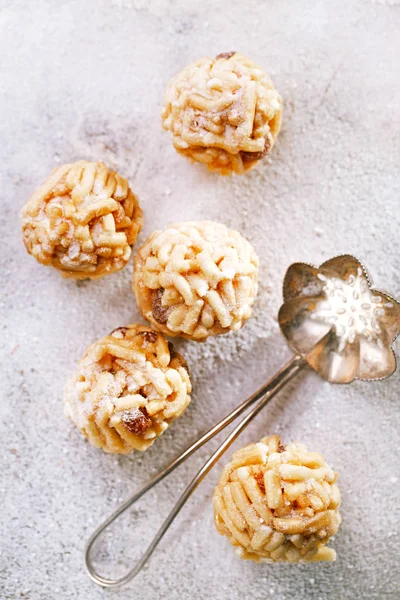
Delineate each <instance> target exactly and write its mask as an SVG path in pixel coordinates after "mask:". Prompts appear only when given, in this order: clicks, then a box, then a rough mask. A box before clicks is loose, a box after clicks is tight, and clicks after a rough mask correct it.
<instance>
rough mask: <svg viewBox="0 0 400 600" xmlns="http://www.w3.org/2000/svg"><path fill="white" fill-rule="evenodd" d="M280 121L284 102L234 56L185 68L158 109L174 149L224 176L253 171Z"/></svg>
mask: <svg viewBox="0 0 400 600" xmlns="http://www.w3.org/2000/svg"><path fill="white" fill-rule="evenodd" d="M281 122H282V99H281V97H280V95H279V93H278V92H277V90H276V89H275V87H274V84H273V83H272V81H271V79H270V78H269V77H268V76H267V75H266V74H265V73H264V72H263V71H262V70H261V69H260V68H259V67H258V66H257V65H256V64H255V63H254V62H253V61H252V60H250V59H249V58H246V57H245V56H243V55H242V54H239V53H237V52H225V53H222V54H219V55H218V56H217V57H216V58H207V57H206V58H202V59H200V60H198V61H197V62H195V63H193V64H190V65H188V66H187V67H186V68H184V69H183V71H181V72H180V73H178V75H176V76H175V77H174V78H173V79H172V80H171V81H170V83H169V84H168V87H167V90H166V93H165V98H164V105H163V109H162V123H163V127H164V129H166V130H167V131H170V132H171V134H172V141H173V144H174V147H175V149H176V150H177V151H178V152H179V153H180V154H182V155H183V156H186V157H187V158H189V159H191V160H193V161H197V162H200V163H204V164H205V165H206V166H207V167H208V168H209V169H210V170H212V171H219V172H220V173H221V174H222V175H230V174H231V173H232V172H234V173H238V174H242V173H244V172H245V171H247V170H248V169H251V168H252V167H254V166H255V165H256V164H257V163H258V161H260V160H261V159H262V158H263V157H264V156H265V155H266V154H267V153H268V152H269V151H270V150H271V148H272V146H273V145H274V143H275V140H276V138H277V136H278V133H279V131H280V128H281Z"/></svg>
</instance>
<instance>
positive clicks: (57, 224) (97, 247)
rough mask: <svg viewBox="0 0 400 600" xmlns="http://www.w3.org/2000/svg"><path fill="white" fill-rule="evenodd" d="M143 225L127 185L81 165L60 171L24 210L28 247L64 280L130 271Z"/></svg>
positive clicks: (95, 166) (98, 166) (100, 168)
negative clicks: (132, 249)
mask: <svg viewBox="0 0 400 600" xmlns="http://www.w3.org/2000/svg"><path fill="white" fill-rule="evenodd" d="M142 221H143V218H142V211H141V209H140V206H139V203H138V199H137V198H136V196H135V194H134V193H133V192H132V190H131V189H130V188H129V185H128V182H127V180H126V179H124V178H123V177H121V175H119V174H118V173H116V172H115V171H111V170H110V169H108V168H107V167H106V165H105V164H104V163H103V162H97V163H95V162H87V161H84V160H81V161H79V162H76V163H73V164H67V165H63V166H62V167H59V168H58V169H55V171H53V173H52V174H51V175H50V177H49V178H48V179H47V181H46V182H45V183H44V184H43V185H42V186H41V187H40V188H39V189H38V190H37V191H36V192H35V193H34V194H33V196H32V198H31V199H30V200H29V202H28V203H27V204H26V205H25V206H24V208H23V209H22V232H23V241H24V244H25V247H26V249H27V251H28V252H29V253H30V254H32V255H33V256H34V257H35V258H36V260H38V261H39V262H40V263H42V264H44V265H50V266H52V267H55V268H56V269H58V270H59V271H60V272H61V274H62V275H63V276H64V277H75V278H76V279H85V278H86V277H91V278H97V277H102V276H103V275H107V274H108V273H112V272H114V271H119V270H120V269H122V268H123V267H124V266H125V265H126V263H127V262H128V260H129V257H130V255H131V245H132V244H133V243H134V242H135V240H136V237H137V234H138V233H139V231H140V229H141V226H142Z"/></svg>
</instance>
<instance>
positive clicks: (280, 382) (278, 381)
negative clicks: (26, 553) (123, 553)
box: [85, 356, 307, 588]
mask: <svg viewBox="0 0 400 600" xmlns="http://www.w3.org/2000/svg"><path fill="white" fill-rule="evenodd" d="M306 364H307V363H306V361H305V359H304V358H302V357H300V356H294V357H293V358H292V359H291V360H290V361H289V362H288V363H287V364H286V365H285V366H284V367H282V369H281V370H280V371H278V372H277V373H276V374H275V375H274V376H273V377H272V378H271V379H269V380H268V381H267V382H266V383H265V384H264V385H263V386H262V387H261V388H260V389H259V390H257V391H256V392H255V393H254V394H253V395H252V396H250V397H249V398H247V400H245V401H244V402H243V403H242V404H241V405H240V406H238V407H237V408H236V409H235V410H233V411H232V412H231V413H230V414H229V415H227V416H226V417H225V418H224V419H222V421H220V422H219V423H217V424H216V425H215V426H214V427H212V428H211V429H210V430H209V431H207V432H206V433H205V434H204V435H203V436H202V437H201V438H199V439H198V440H197V441H196V442H195V443H194V444H192V445H191V446H189V448H187V449H186V450H185V451H184V452H183V453H182V454H181V455H180V456H178V457H177V458H176V459H175V460H173V461H172V462H171V463H170V464H169V465H168V466H167V467H165V469H163V470H162V471H160V473H158V475H156V476H155V477H153V479H151V480H150V481H149V482H148V483H147V484H146V485H145V486H144V487H143V488H142V489H141V490H139V491H138V492H137V493H136V494H134V495H133V496H131V497H130V498H128V500H126V501H125V502H124V503H123V504H121V505H120V506H119V507H118V509H117V510H116V511H115V512H114V513H113V514H112V515H111V516H110V517H108V519H106V520H105V521H104V522H103V523H102V524H101V525H100V526H99V527H98V528H97V529H96V530H95V531H94V533H93V534H92V535H91V537H90V538H89V540H88V543H87V545H86V549H85V564H86V568H87V571H88V574H89V577H90V578H91V579H92V581H94V582H95V583H97V584H98V585H101V586H103V587H109V588H111V587H117V586H119V585H122V584H124V583H127V582H128V581H130V580H131V579H133V578H134V577H136V575H137V574H138V573H139V572H140V571H141V569H142V568H143V567H144V565H145V564H146V562H147V561H148V560H149V558H150V556H151V555H152V554H153V552H154V550H155V548H156V546H157V545H158V544H159V542H160V541H161V539H162V538H163V536H164V534H165V533H166V531H167V529H168V528H169V527H170V525H171V524H172V522H173V521H174V519H175V518H176V516H177V515H178V513H179V511H180V510H181V508H182V507H183V505H184V504H185V502H186V501H187V500H188V498H189V497H190V496H191V495H192V493H193V492H194V490H195V489H196V488H197V486H198V485H199V484H200V482H201V481H202V480H203V479H204V477H205V476H206V475H207V473H208V472H209V471H210V470H211V468H212V467H213V466H214V465H215V463H216V462H217V461H218V460H219V458H220V457H221V456H222V454H223V453H224V452H225V451H226V450H227V449H228V448H229V446H230V445H231V444H232V443H233V442H234V441H235V440H236V438H237V437H238V436H239V434H240V433H241V432H242V431H243V429H244V428H245V427H246V426H247V425H248V424H249V423H250V421H252V419H254V417H255V416H256V415H258V413H259V412H260V411H261V410H262V409H263V407H264V406H265V405H266V404H267V403H268V402H269V401H270V400H271V399H272V398H273V397H274V396H275V394H276V393H277V392H279V391H280V390H281V389H282V388H283V387H284V385H286V383H288V382H289V381H290V380H291V379H292V378H293V377H294V376H295V375H297V373H298V372H299V371H300V370H301V369H302V368H303V367H304V366H305V365H306ZM260 398H261V400H260ZM257 400H260V401H259V403H258V404H257V405H256V406H255V407H254V408H253V409H252V410H251V411H250V412H249V413H248V414H247V415H246V417H245V418H244V419H243V420H242V421H241V422H240V423H239V424H238V425H237V426H236V427H235V429H234V430H233V431H232V432H231V433H230V435H229V436H228V437H227V438H226V440H225V441H224V442H223V443H222V444H221V445H220V446H219V448H218V449H217V450H216V451H215V452H214V453H213V454H212V456H211V457H210V458H209V459H208V461H207V462H206V463H205V464H204V465H203V467H202V468H201V469H200V471H199V472H198V473H197V475H196V476H195V477H194V479H193V480H192V481H191V483H190V484H189V485H188V487H187V488H186V490H185V491H184V492H183V494H182V495H181V497H180V498H179V500H178V501H177V502H176V504H175V506H174V507H173V509H172V510H171V512H170V513H169V515H168V517H167V518H166V519H165V521H164V523H163V524H162V526H161V527H160V529H159V530H158V532H157V533H156V535H155V536H154V538H153V540H152V542H151V543H150V545H149V546H148V548H147V550H146V551H145V553H144V554H143V556H142V558H141V559H140V560H139V561H138V562H137V563H136V564H135V566H134V567H133V568H132V569H131V570H130V571H129V572H128V573H127V574H126V575H124V576H123V577H120V578H119V579H108V578H106V577H103V576H101V575H99V574H98V573H97V572H96V571H95V569H94V566H93V564H92V560H91V550H92V547H93V544H94V542H95V541H96V540H97V538H98V537H99V536H100V535H101V533H103V531H104V530H105V529H106V528H107V527H108V526H109V525H110V524H111V523H112V522H114V521H115V520H116V519H117V518H118V517H119V516H120V515H121V514H122V513H123V512H125V510H127V509H128V508H129V507H130V506H132V504H133V503H134V502H136V501H137V500H139V498H141V497H142V496H143V495H144V494H145V493H146V492H147V491H148V490H150V489H151V488H152V487H153V486H155V485H157V483H159V482H160V481H161V480H162V479H164V478H165V477H166V476H167V475H169V473H171V472H172V471H173V470H174V469H176V468H177V467H178V466H179V465H180V464H182V463H183V462H184V461H185V460H186V459H187V458H188V457H189V456H191V455H192V454H193V453H194V452H195V451H196V450H198V448H200V447H201V446H202V445H203V444H205V443H206V442H208V441H209V440H210V439H211V438H213V437H214V436H215V435H217V433H219V432H220V431H221V430H222V429H224V428H225V427H226V426H227V425H229V424H230V423H231V422H232V421H233V420H234V419H236V417H238V416H239V415H240V414H241V413H242V412H243V411H244V410H246V408H248V407H249V406H250V405H251V404H253V403H254V402H256V401H257Z"/></svg>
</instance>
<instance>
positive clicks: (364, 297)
mask: <svg viewBox="0 0 400 600" xmlns="http://www.w3.org/2000/svg"><path fill="white" fill-rule="evenodd" d="M283 299H284V304H283V305H282V307H281V309H280V311H279V316H278V319H279V325H280V327H281V330H282V333H283V334H284V336H285V337H286V339H287V340H288V342H289V344H290V346H291V347H292V348H293V349H294V350H295V352H297V353H299V354H300V355H302V356H304V357H306V360H307V362H308V364H309V365H310V366H311V367H312V368H313V369H314V370H315V371H317V373H318V374H319V375H321V377H323V378H324V379H327V380H328V381H331V382H333V383H350V382H351V381H353V380H354V379H356V378H357V379H366V380H379V379H384V378H385V377H389V376H390V375H392V374H393V373H394V371H395V370H396V357H395V354H394V352H393V349H392V346H391V345H392V343H393V342H394V340H395V338H396V337H397V335H398V333H399V330H400V304H399V303H398V302H397V301H396V300H395V299H394V298H392V297H391V296H389V295H388V294H386V293H384V292H381V291H379V290H376V289H374V288H373V287H372V281H371V278H370V276H369V275H368V273H367V271H366V269H365V267H364V266H363V265H362V264H361V263H360V261H359V260H357V259H356V258H354V256H351V255H343V256H337V257H335V258H332V259H330V260H328V261H326V262H324V263H323V264H322V265H321V266H320V267H319V268H317V267H313V266H311V265H308V264H304V263H294V264H293V265H291V266H290V267H289V269H288V270H287V272H286V275H285V279H284V282H283Z"/></svg>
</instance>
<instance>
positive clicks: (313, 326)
mask: <svg viewBox="0 0 400 600" xmlns="http://www.w3.org/2000/svg"><path fill="white" fill-rule="evenodd" d="M283 299H284V303H283V305H282V306H281V308H280V310H279V316H278V320H279V325H280V328H281V330H282V333H283V334H284V335H285V337H286V339H287V340H288V342H289V344H290V346H291V347H292V348H293V350H294V351H295V356H294V357H293V358H292V359H291V360H290V361H289V362H288V363H287V364H286V365H285V366H284V367H283V368H282V369H281V370H280V371H278V373H276V374H275V375H274V376H273V377H272V378H271V379H269V380H268V381H267V382H266V383H265V385H263V386H262V387H261V388H260V389H259V390H257V391H256V392H255V393H254V394H253V395H252V396H250V397H249V398H248V399H247V400H245V401H244V402H243V403H242V404H241V405H240V406H238V407H237V408H236V409H235V410H233V411H232V412H231V413H230V414H229V415H227V416H226V417H225V418H224V419H222V421H220V422H219V423H217V424H216V425H215V426H214V427H212V428H211V429H210V430H209V431H208V432H207V433H205V434H204V435H203V436H202V437H201V438H200V439H198V440H197V441H196V442H194V444H192V445H191V446H189V448H187V449H186V450H185V451H184V452H183V454H181V455H180V456H179V457H178V458H176V459H175V460H173V461H172V462H171V463H170V464H169V465H168V466H167V467H165V469H163V470H162V471H161V472H160V473H159V474H158V475H156V476H155V477H154V478H153V479H152V480H151V481H149V483H147V484H146V485H145V486H144V487H143V488H142V489H141V490H139V491H138V492H137V493H135V494H134V495H133V496H132V497H131V498H129V499H128V500H127V501H126V502H124V503H123V504H121V505H120V507H119V508H118V509H117V510H116V511H115V512H114V513H113V514H112V515H111V516H110V517H109V518H108V519H106V520H105V521H104V522H103V523H102V524H101V525H100V526H99V527H98V528H97V529H96V531H95V532H94V533H93V534H92V535H91V537H90V538H89V540H88V543H87V545H86V549H85V564H86V568H87V571H88V573H89V576H90V578H91V579H92V580H93V581H94V582H95V583H97V584H98V585H101V586H103V587H110V588H111V587H116V586H119V585H122V584H124V583H127V582H128V581H130V580H131V579H133V578H134V577H135V576H136V575H137V574H138V573H139V572H140V571H141V569H142V568H143V567H144V565H145V564H146V562H147V561H148V559H149V558H150V556H151V555H152V554H153V552H154V550H155V548H156V546H157V545H158V543H159V542H160V541H161V539H162V538H163V536H164V534H165V533H166V531H167V530H168V528H169V527H170V525H171V523H172V522H173V521H174V519H175V517H176V516H177V515H178V513H179V511H180V510H181V508H182V507H183V505H184V504H185V502H186V501H187V500H188V498H189V497H190V496H191V494H192V493H193V492H194V490H195V489H196V488H197V486H198V485H199V484H200V482H201V481H202V480H203V479H204V477H205V476H206V475H207V473H208V472H209V471H210V470H211V468H212V467H213V466H214V465H215V463H216V462H217V461H218V459H219V458H220V457H221V456H222V454H223V453H224V452H225V451H226V450H227V448H229V446H230V445H231V444H232V443H233V442H234V441H235V440H236V438H237V437H238V436H239V434H240V433H241V432H242V431H243V429H244V428H245V427H246V426H247V425H248V424H249V423H250V421H251V420H252V419H254V417H255V416H256V415H257V414H258V413H259V412H260V411H261V410H262V409H263V407H264V406H265V405H266V404H267V403H268V402H269V401H270V400H271V399H272V398H273V397H274V396H275V394H276V393H277V392H278V391H279V390H281V389H282V388H283V387H284V385H286V383H288V382H289V381H290V380H291V379H292V378H293V377H294V376H295V375H297V373H299V371H301V370H302V369H303V367H304V366H306V365H307V364H308V365H309V366H310V367H312V368H313V369H314V370H315V371H316V372H317V373H318V374H319V375H320V376H321V377H323V378H324V379H326V380H327V381H330V382H332V383H350V382H351V381H353V380H354V379H356V378H358V379H364V380H381V379H384V378H386V377H390V375H392V374H393V373H394V371H395V370H396V358H395V354H394V351H393V348H392V344H393V342H394V340H395V338H396V337H397V335H398V334H399V332H400V304H399V303H398V302H397V301H396V300H395V299H394V298H393V297H391V296H389V295H388V294H386V293H384V292H380V291H378V290H376V289H374V288H373V287H372V281H371V278H370V277H369V275H368V274H367V271H366V269H365V268H364V266H363V265H362V264H361V263H360V261H358V260H357V259H356V258H354V256H351V255H341V256H337V257H335V258H332V259H330V260H328V261H326V262H324V263H323V264H322V265H321V266H320V267H319V268H318V267H314V266H312V265H308V264H305V263H294V264H293V265H291V266H290V267H289V269H288V270H287V272H286V275H285V278H284V283H283ZM257 401H259V402H258V404H256V406H255V407H254V408H252V410H251V411H249V412H248V413H247V415H246V416H245V417H244V419H243V420H242V421H241V422H240V423H239V424H238V425H237V426H236V427H235V428H234V429H233V431H232V432H231V433H230V435H229V436H228V437H227V438H226V440H225V441H224V442H223V443H222V444H221V445H220V446H219V448H218V449H217V450H216V451H215V452H214V453H213V454H212V456H211V457H210V458H209V459H208V461H207V462H206V463H205V464H204V465H203V467H202V468H201V469H200V471H199V472H198V473H197V475H196V476H195V477H194V478H193V480H192V481H191V483H190V484H189V485H188V487H187V488H186V489H185V491H184V492H183V494H182V495H181V497H180V498H179V500H178V501H177V503H176V504H175V506H174V507H173V509H172V510H171V512H170V513H169V515H168V517H167V518H166V520H165V521H164V523H163V524H162V526H161V527H160V529H159V530H158V532H157V533H156V535H155V537H154V538H153V540H152V542H151V543H150V545H149V546H148V548H147V550H146V551H145V553H144V554H143V556H142V558H141V559H140V560H139V561H138V562H137V563H136V564H135V566H134V567H133V568H132V569H131V570H130V571H129V572H128V573H127V574H126V575H124V576H123V577H120V578H119V579H108V578H106V577H103V576H101V575H99V574H98V573H97V572H96V570H95V568H94V566H93V564H92V559H91V550H92V547H93V544H94V543H95V541H96V540H97V538H98V537H99V536H100V535H101V533H103V532H104V530H105V529H106V528H107V527H108V526H109V525H110V524H111V523H113V522H114V521H115V520H116V519H117V518H118V517H119V516H120V515H121V514H122V513H123V512H125V511H126V510H127V509H128V508H129V507H130V506H132V504H134V503H135V502H136V501H137V500H139V498H141V497H142V496H143V495H144V494H145V493H146V492H147V491H148V490H150V489H151V488H152V487H154V486H155V485H157V483H159V482H160V481H161V480H162V479H164V478H165V477H166V476H167V475H169V473H171V472H172V471H173V470H174V469H176V468H177V467H178V466H179V465H181V464H182V463H183V462H184V461H185V460H186V459H187V458H189V456H191V455H192V454H193V453H194V452H195V451H196V450H198V449H199V448H200V447H201V446H203V444H205V443H206V442H208V441H209V440H210V439H211V438H213V437H214V436H215V435H216V434H217V433H219V432H220V431H221V430H222V429H224V428H225V427H226V426H227V425H229V424H230V423H232V421H234V420H235V419H236V418H237V417H238V416H239V415H240V414H242V413H243V412H244V411H245V410H246V409H247V408H249V407H250V406H251V405H252V404H254V403H255V402H257Z"/></svg>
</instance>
